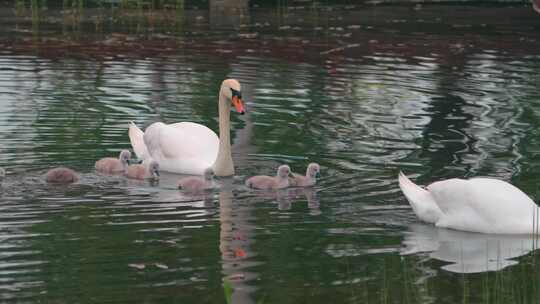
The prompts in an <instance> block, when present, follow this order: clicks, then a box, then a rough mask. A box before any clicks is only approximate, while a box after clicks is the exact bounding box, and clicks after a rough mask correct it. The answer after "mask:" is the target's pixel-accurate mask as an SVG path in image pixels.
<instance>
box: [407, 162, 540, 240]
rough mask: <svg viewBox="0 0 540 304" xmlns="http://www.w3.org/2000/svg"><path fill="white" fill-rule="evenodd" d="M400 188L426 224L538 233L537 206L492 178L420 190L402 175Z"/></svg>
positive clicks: (450, 182) (453, 181) (456, 181)
mask: <svg viewBox="0 0 540 304" xmlns="http://www.w3.org/2000/svg"><path fill="white" fill-rule="evenodd" d="M398 179H399V187H400V188H401V191H402V192H403V194H404V195H405V197H406V198H407V200H408V201H409V203H410V204H411V206H412V208H413V210H414V213H415V214H416V216H418V218H419V219H420V220H422V221H424V222H428V223H433V224H435V226H437V227H444V228H450V229H456V230H463V231H471V232H481V233H495V234H532V233H538V232H539V231H538V229H539V228H538V222H540V221H539V219H538V216H539V215H540V213H539V210H538V206H536V204H535V203H534V202H533V201H532V200H531V199H530V198H529V197H528V196H527V195H526V194H525V193H523V192H522V191H521V190H519V189H518V188H516V187H514V186H512V185H510V184H509V183H507V182H504V181H501V180H497V179H493V178H480V177H477V178H472V179H469V180H464V179H458V178H453V179H448V180H443V181H439V182H435V183H432V184H430V185H429V186H427V187H426V189H424V188H421V187H419V186H417V185H416V184H414V183H413V182H412V181H411V180H409V179H408V178H407V177H406V176H405V175H404V174H403V173H402V172H400V173H399V177H398Z"/></svg>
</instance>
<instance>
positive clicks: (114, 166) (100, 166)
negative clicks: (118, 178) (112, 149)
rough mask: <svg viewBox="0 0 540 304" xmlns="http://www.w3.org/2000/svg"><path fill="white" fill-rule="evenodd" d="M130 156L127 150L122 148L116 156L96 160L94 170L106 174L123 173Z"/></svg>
mask: <svg viewBox="0 0 540 304" xmlns="http://www.w3.org/2000/svg"><path fill="white" fill-rule="evenodd" d="M130 158H131V152H129V150H122V151H121V152H120V155H118V158H114V157H105V158H102V159H100V160H98V161H97V162H96V165H95V167H96V171H98V172H101V173H107V174H124V173H126V171H127V167H128V161H129V159H130Z"/></svg>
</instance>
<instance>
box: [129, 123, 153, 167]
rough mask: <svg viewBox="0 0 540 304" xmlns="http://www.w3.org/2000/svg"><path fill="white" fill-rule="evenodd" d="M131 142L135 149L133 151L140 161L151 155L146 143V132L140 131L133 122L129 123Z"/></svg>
mask: <svg viewBox="0 0 540 304" xmlns="http://www.w3.org/2000/svg"><path fill="white" fill-rule="evenodd" d="M128 134H129V141H130V142H131V146H132V147H133V151H134V152H135V154H136V155H137V157H138V158H140V159H143V160H144V159H146V158H147V157H148V156H149V154H148V150H147V149H146V145H145V143H144V138H143V137H144V132H143V131H142V130H141V129H139V128H138V127H137V126H136V125H135V124H134V123H133V122H130V123H129V131H128Z"/></svg>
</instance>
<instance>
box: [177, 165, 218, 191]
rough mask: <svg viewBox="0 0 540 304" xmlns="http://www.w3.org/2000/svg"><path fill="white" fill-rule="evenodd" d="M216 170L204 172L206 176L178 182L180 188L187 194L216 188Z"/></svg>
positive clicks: (186, 178) (188, 178) (191, 177)
mask: <svg viewBox="0 0 540 304" xmlns="http://www.w3.org/2000/svg"><path fill="white" fill-rule="evenodd" d="M213 177H214V170H212V168H208V169H206V170H204V176H202V177H201V176H190V177H184V178H182V179H180V180H179V181H178V188H179V189H181V190H184V191H187V192H203V191H204V190H209V189H212V188H214V179H213Z"/></svg>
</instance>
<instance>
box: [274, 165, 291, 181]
mask: <svg viewBox="0 0 540 304" xmlns="http://www.w3.org/2000/svg"><path fill="white" fill-rule="evenodd" d="M289 174H291V168H289V166H287V165H281V166H279V168H278V169H277V175H278V176H279V178H289Z"/></svg>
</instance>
